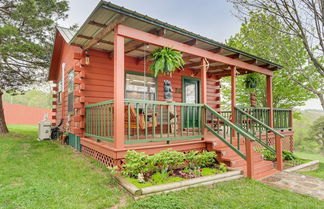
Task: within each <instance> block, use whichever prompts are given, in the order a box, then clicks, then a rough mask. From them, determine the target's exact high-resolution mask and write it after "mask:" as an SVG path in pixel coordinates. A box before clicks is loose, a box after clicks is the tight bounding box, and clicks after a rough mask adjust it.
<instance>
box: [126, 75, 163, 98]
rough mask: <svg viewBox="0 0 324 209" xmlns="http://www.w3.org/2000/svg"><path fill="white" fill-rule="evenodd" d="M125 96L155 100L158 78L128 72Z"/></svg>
mask: <svg viewBox="0 0 324 209" xmlns="http://www.w3.org/2000/svg"><path fill="white" fill-rule="evenodd" d="M125 79H126V80H125V98H127V99H141V100H155V99H156V96H157V95H156V80H155V78H153V77H152V76H149V75H145V76H144V75H140V74H134V73H126V78H125Z"/></svg>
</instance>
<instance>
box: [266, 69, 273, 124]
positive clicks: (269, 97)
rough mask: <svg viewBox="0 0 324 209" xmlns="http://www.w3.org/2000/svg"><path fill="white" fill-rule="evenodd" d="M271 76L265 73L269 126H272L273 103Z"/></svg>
mask: <svg viewBox="0 0 324 209" xmlns="http://www.w3.org/2000/svg"><path fill="white" fill-rule="evenodd" d="M272 98H273V97H272V76H269V75H267V106H268V107H269V108H270V110H269V126H270V127H271V128H273V104H272V100H273V99H272Z"/></svg>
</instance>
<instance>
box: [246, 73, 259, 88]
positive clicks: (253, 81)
mask: <svg viewBox="0 0 324 209" xmlns="http://www.w3.org/2000/svg"><path fill="white" fill-rule="evenodd" d="M243 82H244V84H245V88H247V89H254V88H257V87H258V84H259V83H260V74H259V73H249V74H247V75H246V76H245V78H244V81H243Z"/></svg>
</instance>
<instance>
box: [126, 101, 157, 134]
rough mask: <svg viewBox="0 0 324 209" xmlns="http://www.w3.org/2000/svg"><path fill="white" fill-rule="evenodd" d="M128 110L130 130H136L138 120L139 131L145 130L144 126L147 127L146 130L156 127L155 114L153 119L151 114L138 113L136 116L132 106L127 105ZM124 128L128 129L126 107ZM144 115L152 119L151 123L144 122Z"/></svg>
mask: <svg viewBox="0 0 324 209" xmlns="http://www.w3.org/2000/svg"><path fill="white" fill-rule="evenodd" d="M129 109H130V128H131V129H132V130H134V129H136V121H137V119H138V128H139V129H140V130H144V129H145V125H147V127H148V128H151V127H156V125H157V119H156V114H155V117H153V115H152V114H148V113H143V112H139V113H138V115H137V114H136V111H135V108H134V105H133V104H129ZM124 110H125V116H124V117H125V120H124V121H125V128H128V105H125V109H124ZM145 114H147V115H148V118H149V117H152V121H145Z"/></svg>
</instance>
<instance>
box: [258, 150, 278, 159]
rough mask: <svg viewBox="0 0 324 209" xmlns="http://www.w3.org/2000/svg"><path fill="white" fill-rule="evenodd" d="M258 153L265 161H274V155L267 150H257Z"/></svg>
mask: <svg viewBox="0 0 324 209" xmlns="http://www.w3.org/2000/svg"><path fill="white" fill-rule="evenodd" d="M258 152H260V153H261V154H262V155H263V159H265V160H271V161H273V160H275V159H276V154H275V153H273V152H271V151H270V150H268V149H260V150H258Z"/></svg>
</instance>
